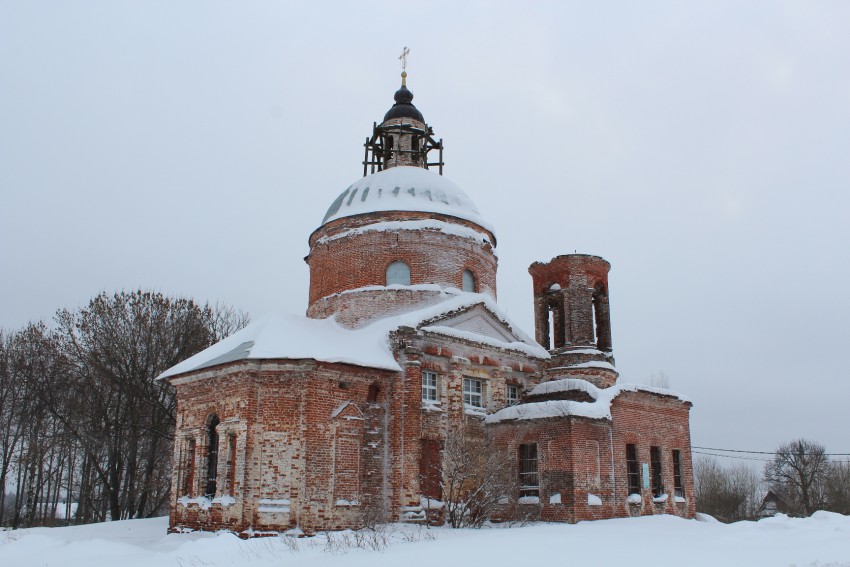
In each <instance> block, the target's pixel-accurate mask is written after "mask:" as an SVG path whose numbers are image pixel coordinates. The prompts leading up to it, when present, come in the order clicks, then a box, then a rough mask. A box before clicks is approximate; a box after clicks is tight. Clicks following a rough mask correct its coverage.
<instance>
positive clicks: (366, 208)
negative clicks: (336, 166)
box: [322, 166, 493, 233]
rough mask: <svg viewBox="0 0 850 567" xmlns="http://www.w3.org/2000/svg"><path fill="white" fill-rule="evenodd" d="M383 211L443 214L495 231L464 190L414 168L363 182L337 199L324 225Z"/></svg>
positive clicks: (389, 171) (391, 171) (392, 170)
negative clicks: (345, 218)
mask: <svg viewBox="0 0 850 567" xmlns="http://www.w3.org/2000/svg"><path fill="white" fill-rule="evenodd" d="M381 211H414V212H426V213H439V214H443V215H448V216H452V217H457V218H460V219H464V220H468V221H471V222H474V223H475V224H477V225H478V226H480V227H482V228H484V229H486V230H488V231H490V232H491V233H492V232H493V228H492V227H491V226H490V224H489V223H487V222H486V221H484V219H483V218H481V213H479V212H478V208H477V207H476V206H475V204H474V203H473V202H472V200H471V199H470V198H469V196H468V195H467V194H466V193H464V192H463V190H462V189H461V188H460V187H458V186H457V185H455V184H454V183H452V182H451V181H449V180H448V179H446V178H445V177H443V176H442V175H439V174H437V173H435V172H433V171H430V170H428V169H423V168H421V167H412V166H398V167H391V168H389V169H385V170H383V171H379V172H378V173H373V174H372V175H367V176H366V177H364V178H362V179H359V180H358V181H356V182H355V183H353V184H352V185H351V186H350V187H349V188H348V189H346V190H345V191H343V192H342V194H340V196H339V197H337V198H336V200H334V202H333V203H332V204H331V206H330V208H329V209H328V212H327V213H326V214H325V218H324V219H323V220H322V224H325V223H327V222H330V221H333V220H336V219H340V218H344V217H350V216H354V215H362V214H366V213H375V212H381Z"/></svg>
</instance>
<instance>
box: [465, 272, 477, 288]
mask: <svg viewBox="0 0 850 567" xmlns="http://www.w3.org/2000/svg"><path fill="white" fill-rule="evenodd" d="M463 291H471V292H476V291H478V284H477V283H476V281H475V274H473V273H472V271H470V270H464V271H463Z"/></svg>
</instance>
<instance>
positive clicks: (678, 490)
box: [673, 449, 685, 498]
mask: <svg viewBox="0 0 850 567" xmlns="http://www.w3.org/2000/svg"><path fill="white" fill-rule="evenodd" d="M673 489H674V490H675V494H676V496H678V497H679V498H684V497H685V487H684V486H683V485H682V452H681V451H680V450H679V449H673Z"/></svg>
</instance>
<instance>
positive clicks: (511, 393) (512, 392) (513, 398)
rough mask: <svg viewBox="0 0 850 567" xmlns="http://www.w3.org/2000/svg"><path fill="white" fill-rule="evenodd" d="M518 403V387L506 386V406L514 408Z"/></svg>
mask: <svg viewBox="0 0 850 567" xmlns="http://www.w3.org/2000/svg"><path fill="white" fill-rule="evenodd" d="M518 403H519V386H516V385H514V384H508V405H509V406H515V405H517V404H518Z"/></svg>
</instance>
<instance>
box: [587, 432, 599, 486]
mask: <svg viewBox="0 0 850 567" xmlns="http://www.w3.org/2000/svg"><path fill="white" fill-rule="evenodd" d="M585 459H586V460H587V486H588V488H592V489H598V488H599V484H600V480H601V479H600V474H599V443H597V442H596V441H588V442H586V443H585Z"/></svg>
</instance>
